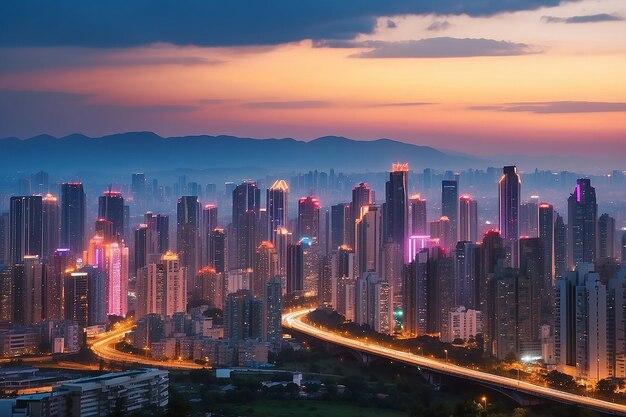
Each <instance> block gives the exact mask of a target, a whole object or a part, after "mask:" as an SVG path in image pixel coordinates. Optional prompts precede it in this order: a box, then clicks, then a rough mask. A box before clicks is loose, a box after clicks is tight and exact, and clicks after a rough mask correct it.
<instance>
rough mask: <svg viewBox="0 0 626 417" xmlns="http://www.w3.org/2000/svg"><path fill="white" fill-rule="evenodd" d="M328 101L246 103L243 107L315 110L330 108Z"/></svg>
mask: <svg viewBox="0 0 626 417" xmlns="http://www.w3.org/2000/svg"><path fill="white" fill-rule="evenodd" d="M329 106H330V103H329V102H327V101H318V100H302V101H261V102H252V103H244V104H243V105H242V107H246V108H249V109H314V108H321V107H329Z"/></svg>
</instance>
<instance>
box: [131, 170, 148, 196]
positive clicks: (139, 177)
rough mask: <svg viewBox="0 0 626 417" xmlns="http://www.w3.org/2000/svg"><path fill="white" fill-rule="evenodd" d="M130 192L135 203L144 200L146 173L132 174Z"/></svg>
mask: <svg viewBox="0 0 626 417" xmlns="http://www.w3.org/2000/svg"><path fill="white" fill-rule="evenodd" d="M130 192H131V194H132V196H133V200H134V201H135V203H143V202H145V200H146V174H144V173H141V172H138V173H134V174H132V180H131V184H130Z"/></svg>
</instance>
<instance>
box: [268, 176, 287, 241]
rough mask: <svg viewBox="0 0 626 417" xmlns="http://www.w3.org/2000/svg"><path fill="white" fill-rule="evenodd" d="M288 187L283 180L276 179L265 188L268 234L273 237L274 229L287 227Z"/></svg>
mask: <svg viewBox="0 0 626 417" xmlns="http://www.w3.org/2000/svg"><path fill="white" fill-rule="evenodd" d="M288 197H289V187H288V186H287V182H286V181H285V180H276V181H274V184H272V186H271V187H270V188H268V190H267V215H268V222H267V223H268V228H269V230H268V236H269V237H270V239H272V243H274V242H273V239H274V230H276V229H278V228H279V227H287V224H288V217H287V216H288V215H289V210H288V205H287V202H288Z"/></svg>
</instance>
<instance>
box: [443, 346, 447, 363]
mask: <svg viewBox="0 0 626 417" xmlns="http://www.w3.org/2000/svg"><path fill="white" fill-rule="evenodd" d="M443 352H444V353H445V354H446V363H448V349H444V350H443Z"/></svg>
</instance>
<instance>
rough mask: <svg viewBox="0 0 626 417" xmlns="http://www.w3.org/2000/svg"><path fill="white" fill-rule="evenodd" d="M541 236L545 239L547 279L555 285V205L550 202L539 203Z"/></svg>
mask: <svg viewBox="0 0 626 417" xmlns="http://www.w3.org/2000/svg"><path fill="white" fill-rule="evenodd" d="M539 238H540V239H541V240H542V241H543V249H544V255H543V257H544V260H545V262H546V265H545V268H544V269H545V273H546V279H548V280H549V281H550V283H551V286H552V287H554V284H555V275H554V207H552V205H551V204H548V203H541V204H539Z"/></svg>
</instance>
